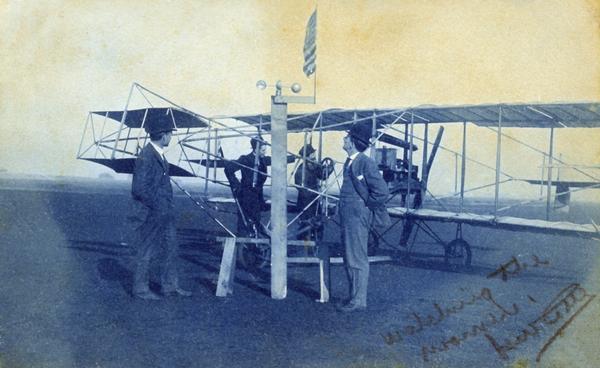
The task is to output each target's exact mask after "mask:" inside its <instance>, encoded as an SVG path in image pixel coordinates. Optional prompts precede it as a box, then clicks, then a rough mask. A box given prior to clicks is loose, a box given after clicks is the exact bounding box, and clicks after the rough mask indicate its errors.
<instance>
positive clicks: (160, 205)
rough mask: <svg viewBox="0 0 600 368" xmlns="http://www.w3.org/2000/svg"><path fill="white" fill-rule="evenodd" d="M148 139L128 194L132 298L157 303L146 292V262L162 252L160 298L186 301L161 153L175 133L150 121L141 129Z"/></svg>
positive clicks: (164, 121) (165, 124)
mask: <svg viewBox="0 0 600 368" xmlns="http://www.w3.org/2000/svg"><path fill="white" fill-rule="evenodd" d="M144 128H145V130H146V132H147V133H148V134H149V135H150V143H148V144H147V145H146V146H145V147H144V148H143V149H142V151H141V152H140V154H139V156H138V158H137V160H136V162H135V169H134V171H133V180H132V184H131V194H132V196H133V199H134V201H133V205H134V216H133V220H134V232H135V237H136V238H135V240H134V247H135V248H134V249H136V250H137V255H136V257H135V271H134V276H133V295H134V296H136V297H138V298H141V299H145V300H157V299H160V297H159V296H158V295H156V294H155V293H153V292H152V291H150V288H149V267H150V260H151V258H153V257H154V256H156V254H157V253H158V252H159V250H161V248H162V250H164V252H165V257H164V258H163V259H162V260H161V261H162V267H161V268H162V269H161V280H160V283H161V291H162V293H163V295H169V294H174V295H178V296H185V297H189V296H191V295H192V293H191V292H189V291H187V290H183V289H181V288H180V287H179V279H178V275H177V267H176V263H177V258H178V251H179V245H178V243H177V239H176V234H175V215H174V210H173V189H172V187H171V178H170V176H169V163H168V162H167V159H166V158H165V156H164V152H163V149H164V147H166V146H168V145H169V142H170V141H171V135H172V131H174V130H175V128H174V126H173V122H172V121H171V119H170V117H169V116H166V117H165V119H157V120H151V121H149V122H148V123H147V125H146V126H145V127H144Z"/></svg>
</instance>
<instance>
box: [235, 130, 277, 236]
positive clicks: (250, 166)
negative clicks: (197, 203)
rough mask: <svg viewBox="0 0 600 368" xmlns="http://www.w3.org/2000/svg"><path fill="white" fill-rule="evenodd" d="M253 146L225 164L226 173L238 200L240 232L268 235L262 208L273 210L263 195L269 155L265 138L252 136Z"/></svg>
mask: <svg viewBox="0 0 600 368" xmlns="http://www.w3.org/2000/svg"><path fill="white" fill-rule="evenodd" d="M250 145H251V147H252V152H250V153H248V154H247V155H242V156H240V157H239V158H238V159H237V160H234V161H228V162H226V163H225V176H226V177H227V180H229V184H230V186H231V191H232V193H233V196H234V198H235V199H236V201H237V203H238V225H237V230H238V234H239V235H251V236H257V235H259V234H260V233H262V234H263V235H267V234H268V231H267V229H266V228H265V227H264V226H263V225H262V224H261V222H260V218H261V211H268V210H269V209H270V207H269V205H268V204H267V203H266V202H265V199H264V195H263V186H264V184H265V181H266V180H267V164H268V162H269V161H270V157H267V156H265V153H266V151H267V146H266V144H264V142H263V139H262V137H260V136H256V137H253V138H252V139H251V140H250ZM238 171H241V180H240V179H238V177H237V176H236V173H237V172H238Z"/></svg>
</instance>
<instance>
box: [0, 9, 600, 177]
mask: <svg viewBox="0 0 600 368" xmlns="http://www.w3.org/2000/svg"><path fill="white" fill-rule="evenodd" d="M315 4H316V2H314V1H308V2H298V1H160V2H148V1H110V2H106V1H59V0H55V1H44V2H33V1H29V2H24V1H23V2H22V1H11V0H8V1H3V2H2V3H1V5H0V50H1V51H0V52H1V53H2V55H1V57H0V138H1V139H2V145H0V168H4V169H7V170H9V171H15V172H25V173H39V174H46V175H84V176H85V175H91V176H96V175H97V174H98V173H100V172H109V171H106V169H103V168H101V167H100V166H97V165H94V164H92V163H88V162H84V161H78V160H76V159H75V156H76V153H77V148H78V146H79V141H80V138H81V134H82V132H83V126H84V122H85V118H86V114H87V112H88V111H90V110H107V109H122V108H123V107H124V105H125V102H126V99H127V94H128V92H129V88H130V86H131V83H132V82H134V81H135V82H139V83H141V84H142V85H144V86H146V87H148V88H150V89H152V90H154V91H157V92H159V93H161V94H162V95H164V96H166V97H168V98H170V99H171V100H173V101H174V102H176V103H178V104H180V105H182V106H185V107H186V108H189V109H190V110H193V111H195V112H198V113H201V114H204V115H233V114H246V113H263V112H267V111H268V110H269V93H268V92H265V91H258V90H257V89H256V88H255V83H256V81H257V80H259V79H265V80H267V81H268V82H270V83H274V82H275V81H276V80H278V79H281V80H283V81H284V82H288V83H292V82H300V83H301V84H302V85H303V87H304V91H305V92H307V93H310V92H311V91H312V80H309V79H307V78H306V77H305V76H304V75H303V74H302V62H303V60H302V46H303V40H304V32H305V26H306V22H307V20H308V17H309V16H310V14H311V13H312V11H313V10H314V7H315ZM317 70H318V72H317V83H318V87H317V88H318V104H317V105H316V106H290V110H292V111H294V110H295V111H309V110H316V109H325V108H331V107H347V108H370V107H374V108H391V107H408V106H417V105H421V104H436V105H456V104H480V103H499V102H503V103H511V102H534V101H536V102H537V101H539V102H556V101H567V102H568V101H600V4H599V3H598V2H595V1H575V0H570V1H558V0H557V1H549V0H544V1H516V0H515V1H447V2H442V1H406V0H403V1H399V0H398V1H321V2H319V3H318V38H317ZM507 133H510V134H511V135H514V136H515V137H519V138H520V139H524V140H527V141H528V142H531V144H533V145H534V146H536V147H538V148H540V149H547V144H548V132H547V131H543V130H535V131H518V130H507ZM459 143H460V139H459V135H457V134H454V133H453V132H451V131H449V134H448V135H447V137H446V138H445V141H444V144H446V145H447V146H449V147H452V148H455V149H457V148H458V147H459ZM297 145H298V144H297V142H291V143H290V146H292V147H296V146H297ZM556 145H557V146H556V151H557V152H561V153H563V154H564V156H565V157H567V158H569V159H571V161H572V162H573V163H579V164H592V163H596V164H597V163H599V162H600V129H586V130H571V131H566V130H564V129H559V130H557V132H556ZM468 147H469V148H468V150H469V151H468V153H471V154H475V155H478V156H480V157H483V156H485V157H486V160H487V157H488V156H489V158H490V159H489V160H487V161H486V162H488V163H490V164H493V163H494V153H493V152H494V150H495V137H494V136H493V134H491V132H489V131H487V132H485V131H483V132H480V131H477V132H470V133H469V146H468ZM328 150H329V151H330V152H337V151H339V156H340V157H341V156H343V153H342V151H341V145H340V139H339V137H338V136H335V137H332V138H330V140H329V141H328ZM521 150H522V148H520V147H518V146H517V145H514V144H513V143H509V142H508V141H507V142H506V146H503V155H504V156H503V159H504V160H505V161H506V162H507V164H510V165H511V166H510V168H509V167H507V168H506V169H507V171H510V172H517V173H519V175H520V176H525V175H530V174H533V173H538V172H539V171H540V170H539V169H538V168H537V166H539V165H540V164H541V157H539V156H535V155H534V156H532V157H531V159H529V158H528V159H526V160H523V159H522V157H523V153H522V152H521ZM440 160H441V161H440V162H439V163H440V164H441V163H445V164H446V165H448V164H449V163H451V162H452V160H453V158H452V160H451V159H450V158H448V157H447V158H440ZM532 162H533V163H532ZM524 164H525V166H524ZM513 165H514V166H513ZM450 170H451V171H452V172H453V171H454V168H453V167H451V168H450ZM470 171H471V172H472V171H474V170H470ZM475 171H476V170H475ZM521 173H522V174H521ZM442 174H443V173H442ZM596 174H598V175H600V173H598V171H597V172H596ZM438 175H440V174H439V172H438ZM452 180H453V179H452Z"/></svg>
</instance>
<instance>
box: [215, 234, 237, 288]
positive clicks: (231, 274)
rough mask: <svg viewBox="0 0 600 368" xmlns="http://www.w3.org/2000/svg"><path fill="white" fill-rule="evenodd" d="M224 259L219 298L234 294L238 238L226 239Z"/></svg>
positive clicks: (220, 276) (220, 274)
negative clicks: (236, 243) (236, 242)
mask: <svg viewBox="0 0 600 368" xmlns="http://www.w3.org/2000/svg"><path fill="white" fill-rule="evenodd" d="M224 239H225V241H224V246H223V257H222V258H221V269H220V270H219V281H218V282H217V293H216V295H217V296H220V297H225V296H227V295H229V294H233V280H234V278H235V265H236V259H235V255H236V254H235V253H236V252H235V250H236V249H235V248H236V247H235V241H236V238H224Z"/></svg>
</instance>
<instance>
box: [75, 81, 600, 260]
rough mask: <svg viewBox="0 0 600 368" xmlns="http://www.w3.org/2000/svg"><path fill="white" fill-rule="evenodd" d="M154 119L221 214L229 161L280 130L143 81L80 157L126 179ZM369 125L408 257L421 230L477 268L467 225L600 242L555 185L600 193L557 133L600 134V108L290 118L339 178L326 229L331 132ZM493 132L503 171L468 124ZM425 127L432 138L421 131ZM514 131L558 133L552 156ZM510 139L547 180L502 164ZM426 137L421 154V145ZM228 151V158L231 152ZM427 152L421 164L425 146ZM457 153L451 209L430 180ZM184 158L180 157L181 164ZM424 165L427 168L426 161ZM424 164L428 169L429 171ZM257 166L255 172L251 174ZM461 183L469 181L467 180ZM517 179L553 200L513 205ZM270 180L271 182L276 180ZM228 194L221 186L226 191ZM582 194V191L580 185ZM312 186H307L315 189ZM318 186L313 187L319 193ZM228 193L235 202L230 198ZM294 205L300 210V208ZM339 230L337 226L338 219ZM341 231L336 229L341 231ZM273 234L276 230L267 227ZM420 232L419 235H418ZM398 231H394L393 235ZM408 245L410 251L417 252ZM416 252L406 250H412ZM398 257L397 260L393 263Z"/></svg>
mask: <svg viewBox="0 0 600 368" xmlns="http://www.w3.org/2000/svg"><path fill="white" fill-rule="evenodd" d="M134 92H135V93H137V94H139V95H140V96H141V97H142V101H143V103H144V104H145V105H146V106H145V107H141V108H137V107H136V108H132V109H129V108H128V106H130V105H131V101H132V94H133V93H134ZM152 119H169V120H171V121H172V122H173V124H174V125H175V126H176V127H177V132H175V134H174V138H175V139H174V143H176V144H175V147H172V148H171V149H170V153H169V155H170V159H169V161H170V162H171V168H170V173H171V175H172V176H173V177H178V176H179V177H196V178H198V180H201V181H203V182H204V193H203V194H202V195H200V196H196V197H195V198H194V197H193V196H192V195H191V194H190V193H189V192H187V191H185V189H184V188H183V187H182V186H181V185H180V184H179V183H177V182H176V184H177V185H178V186H179V188H180V189H182V190H183V191H185V192H186V194H187V195H188V196H190V198H192V199H193V200H194V201H195V203H196V204H198V205H199V206H200V207H202V208H203V209H204V210H206V211H210V210H211V209H214V206H213V204H215V203H219V202H228V203H235V199H234V198H231V197H232V196H231V193H230V192H229V191H228V190H227V186H228V182H227V181H226V180H225V179H224V177H223V175H222V168H223V166H224V165H225V163H226V162H228V161H232V160H235V159H236V158H237V157H238V156H239V155H240V154H241V153H245V152H244V151H239V150H238V149H236V147H237V146H238V145H239V144H238V143H239V139H245V140H246V141H247V138H248V137H251V136H255V135H257V134H260V135H261V136H262V137H263V139H264V143H265V144H267V145H269V144H270V143H269V135H270V133H271V116H270V114H256V115H239V116H219V117H207V116H203V115H200V114H198V113H195V112H192V111H190V110H188V109H185V108H183V107H181V106H179V105H176V104H175V103H173V102H171V101H169V100H168V99H166V98H164V97H162V96H160V95H159V94H157V93H155V92H152V91H150V90H149V89H147V88H145V87H143V86H141V85H139V84H137V83H134V84H133V85H132V87H131V92H130V94H129V99H128V101H127V104H126V107H125V109H123V110H119V111H92V112H90V113H89V114H88V116H87V120H86V125H85V128H84V133H83V137H82V141H81V145H80V148H79V151H78V154H77V158H79V159H83V160H88V161H92V162H95V163H99V164H102V165H105V166H107V167H109V168H111V169H113V170H114V171H115V172H117V173H131V172H132V171H133V168H134V161H135V158H136V155H137V153H138V152H139V151H140V149H141V148H142V147H143V146H144V144H145V143H146V142H147V140H148V137H147V136H146V134H145V132H144V130H143V127H144V126H145V124H148V121H150V120H152ZM359 121H368V122H371V123H372V125H373V138H372V143H373V144H372V147H371V149H370V154H371V156H372V157H373V159H375V160H376V162H377V163H378V165H379V168H380V169H381V171H382V173H383V176H384V179H385V180H386V182H388V185H389V188H390V193H391V197H390V200H389V201H388V205H387V206H388V212H389V213H390V215H391V216H392V217H393V218H395V219H396V221H395V223H394V225H392V228H390V229H389V234H394V229H393V228H394V227H396V230H395V231H396V232H395V234H397V235H394V236H392V240H391V241H390V235H389V234H388V235H387V236H386V237H385V239H386V240H385V241H384V242H385V244H386V245H388V246H390V248H392V249H395V250H397V251H400V252H404V253H405V254H410V251H409V250H410V249H412V247H414V244H416V238H417V234H418V233H419V232H420V233H424V234H426V235H427V236H429V237H431V238H432V239H434V240H435V242H437V243H439V244H440V245H441V246H442V249H443V255H441V257H443V259H444V260H445V262H447V263H448V264H452V265H462V266H469V265H470V264H471V259H472V250H471V246H470V245H469V243H468V242H467V241H466V240H465V239H464V238H463V232H462V226H463V225H465V224H466V225H472V226H483V227H488V228H496V229H505V230H515V231H531V232H544V233H546V234H558V235H565V236H576V237H586V238H598V237H600V228H599V227H598V226H597V225H596V224H595V223H594V221H593V220H592V219H590V223H584V224H582V223H572V222H565V221H550V212H551V211H552V209H553V207H554V205H553V203H552V196H553V190H552V188H553V187H556V190H555V191H554V193H555V195H554V197H555V202H556V204H557V206H558V205H561V206H562V205H566V204H568V202H569V198H570V195H571V193H573V192H576V191H579V190H583V189H595V188H599V187H600V177H599V176H595V175H593V174H590V172H589V170H587V168H585V167H579V166H576V165H569V164H568V163H567V162H566V161H564V160H561V159H559V158H557V157H556V156H557V155H555V153H554V132H555V129H563V128H564V129H572V128H577V129H580V128H581V129H585V128H600V103H593V102H581V103H580V102H577V103H532V104H521V103H519V104H505V103H503V104H487V105H463V106H418V107H409V108H395V109H327V110H322V111H315V112H310V113H292V114H289V115H288V117H287V131H288V133H289V137H292V136H294V135H297V137H296V138H297V141H302V142H303V143H302V144H304V145H306V144H308V143H309V142H315V141H316V143H314V145H315V146H316V147H317V159H316V163H317V164H322V165H333V166H334V169H333V174H332V175H331V176H330V177H329V178H328V179H326V180H323V181H322V182H321V185H320V187H319V190H317V191H315V192H316V193H317V194H318V196H317V199H316V201H319V203H320V204H321V205H320V206H318V207H317V208H318V210H317V213H315V214H314V215H315V217H318V219H319V221H317V223H319V224H321V223H322V222H323V221H326V222H327V220H328V219H331V218H333V217H334V214H335V212H334V211H333V210H332V209H334V208H335V207H334V205H335V203H336V201H337V193H338V190H339V185H340V179H341V171H342V170H341V166H342V164H343V162H342V161H343V159H340V160H334V159H331V158H329V157H327V158H324V157H323V156H324V154H323V152H325V151H328V150H329V151H330V152H331V151H332V150H338V151H340V152H339V153H338V156H341V155H342V152H341V149H340V148H339V147H325V145H324V136H325V135H326V134H335V132H343V131H346V130H348V129H349V128H350V126H351V125H352V124H355V123H356V122H359ZM442 124H444V125H446V124H459V125H461V126H462V146H461V149H460V150H459V151H453V150H451V149H449V148H447V147H445V146H444V145H443V144H442V138H443V133H444V125H442ZM470 125H474V126H475V127H479V128H481V127H483V128H486V129H490V130H492V131H493V133H494V134H495V140H496V149H495V152H496V155H495V165H489V164H486V163H484V162H481V161H480V160H478V159H475V158H469V157H467V127H468V126H470ZM416 127H419V130H420V131H421V132H422V136H418V135H417V134H416V133H415V130H416ZM430 127H435V128H437V134H436V136H435V138H434V139H433V140H430V137H429V129H430ZM504 128H536V129H544V130H546V131H549V133H550V140H549V148H548V151H547V152H543V151H542V150H539V149H537V148H535V147H533V146H530V145H528V144H527V143H526V142H522V141H518V140H517V139H515V138H513V137H512V136H509V135H506V134H505V133H503V131H502V130H503V129H504ZM90 139H91V143H89V144H87V145H86V146H84V142H87V141H88V140H90ZM503 139H511V140H513V141H516V142H517V143H519V144H522V145H524V146H525V147H527V148H529V149H531V150H533V151H534V152H536V153H538V154H540V155H542V156H543V157H544V162H545V163H544V165H543V169H542V177H541V178H539V179H529V178H528V179H521V178H518V177H516V176H513V175H510V174H508V173H507V172H506V170H504V169H503V165H502V142H503ZM417 141H419V142H420V145H421V147H420V148H419V147H418V146H417V144H416V142H417ZM223 148H225V151H226V152H227V155H225V154H224V149H223ZM419 149H420V151H421V158H420V160H419V159H418V157H417V154H416V152H417V150H419ZM440 150H444V151H448V152H451V153H452V154H453V155H454V156H455V157H456V158H457V161H456V168H455V169H454V170H452V169H451V168H450V169H448V170H447V171H448V172H451V171H454V172H455V182H456V185H455V189H456V190H455V191H454V192H453V193H451V194H450V195H448V196H447V197H446V198H454V199H455V201H454V202H453V204H452V205H448V204H447V203H446V204H445V202H444V199H445V198H441V197H438V196H436V195H435V194H434V193H432V191H431V189H430V185H429V184H430V180H431V177H432V176H431V173H432V167H433V163H434V159H435V157H436V154H437V152H438V151H440ZM174 156H176V158H175V159H174ZM458 159H460V175H459V174H458V171H459V170H458ZM306 160H308V158H307V157H302V156H300V155H297V154H295V153H294V152H288V161H287V162H288V164H289V166H290V167H288V174H289V178H288V180H287V181H288V186H289V188H294V187H295V188H298V187H300V188H303V186H302V184H301V185H296V184H295V183H293V180H291V178H292V177H293V175H294V173H295V171H296V170H297V168H298V164H299V163H301V162H305V161H306ZM467 161H471V162H474V163H476V164H478V165H480V166H481V167H483V168H485V169H489V170H491V172H492V173H493V174H494V178H495V179H494V180H493V182H490V183H488V184H483V185H478V186H476V187H473V188H466V187H465V183H466V169H465V168H466V163H467ZM419 164H420V165H419ZM557 164H560V165H561V167H570V168H571V169H572V170H574V171H576V172H577V173H579V174H580V175H581V176H583V177H584V178H585V180H580V181H573V180H558V179H555V173H554V171H553V168H555V167H557ZM419 168H420V170H419ZM251 169H253V170H257V169H256V167H255V168H251ZM457 178H460V185H458V179H457ZM511 181H513V182H514V181H520V182H523V183H530V184H533V185H542V186H544V187H545V188H547V190H546V194H545V195H542V196H540V197H539V198H537V199H536V200H529V201H526V202H520V203H516V204H512V205H510V206H505V205H503V202H502V201H501V198H500V193H501V191H500V187H501V185H503V184H506V183H508V182H511ZM267 184H268V182H267ZM219 188H220V189H219ZM484 188H488V189H489V188H493V190H494V196H493V207H492V208H491V210H488V211H486V213H476V212H472V211H471V210H470V209H468V208H467V206H466V204H465V202H464V199H465V194H466V193H470V192H474V191H477V190H481V189H484ZM574 188H575V189H574ZM305 189H306V188H305ZM309 190H312V189H309ZM226 196H228V197H229V198H224V197H226ZM288 197H289V198H288V204H289V203H292V204H293V202H294V200H295V191H294V190H290V191H289V196H288ZM534 201H545V202H546V203H545V204H546V216H545V218H522V217H514V216H508V215H504V214H505V213H507V211H508V210H509V209H510V208H511V207H513V206H516V205H523V204H526V203H531V202H534ZM293 208H294V206H293V205H292V206H290V209H293ZM307 208H308V206H307V207H306V208H299V209H296V211H295V212H294V211H290V216H289V218H290V220H289V222H288V226H294V224H296V226H297V220H298V218H299V216H300V213H302V212H303V211H306V210H307ZM210 216H211V218H212V219H213V220H214V221H215V222H216V223H218V225H219V226H220V227H221V228H222V229H223V231H224V233H225V234H229V235H230V236H235V231H234V230H231V228H232V227H231V226H229V227H228V226H226V225H225V224H224V222H223V221H222V220H220V219H219V215H218V213H216V212H211V214H210ZM432 221H433V222H435V221H438V222H448V223H454V224H456V232H455V236H454V237H453V238H451V239H443V238H442V237H441V236H439V235H438V234H436V232H435V231H434V229H433V228H432V227H431V226H430V225H429V223H430V222H432ZM328 223H329V224H335V221H329V222H328ZM332 226H333V225H332ZM266 227H267V228H268V226H266ZM415 229H416V230H415ZM301 231H306V229H297V231H295V232H290V234H291V237H293V236H295V235H297V234H298V232H301ZM386 233H388V231H386ZM384 235H385V234H374V237H373V239H374V240H373V242H374V243H375V244H377V243H378V240H380V239H383V238H384ZM407 247H408V248H407ZM405 250H406V252H405ZM262 257H263V258H266V257H268V252H267V253H265V252H264V249H263V253H262ZM385 259H390V258H385Z"/></svg>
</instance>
